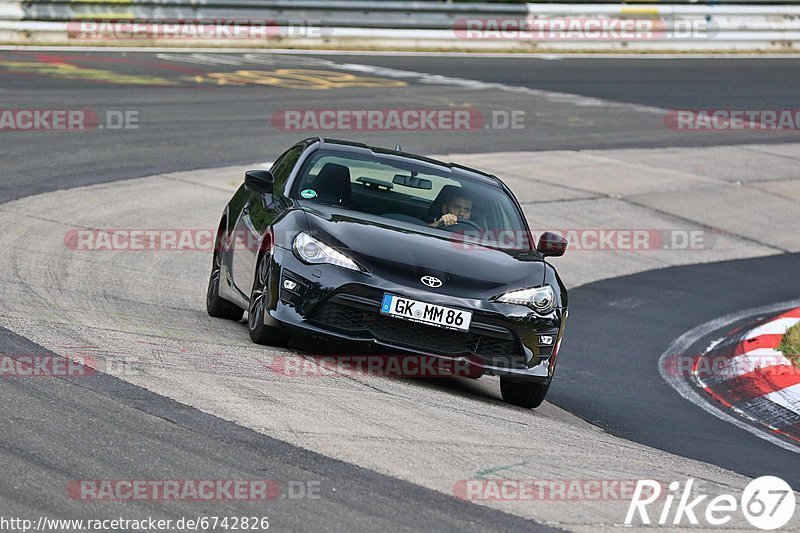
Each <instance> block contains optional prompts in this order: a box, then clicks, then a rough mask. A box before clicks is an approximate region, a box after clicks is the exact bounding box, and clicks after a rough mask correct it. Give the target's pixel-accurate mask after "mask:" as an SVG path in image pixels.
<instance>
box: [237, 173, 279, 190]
mask: <svg viewBox="0 0 800 533" xmlns="http://www.w3.org/2000/svg"><path fill="white" fill-rule="evenodd" d="M274 185H275V178H274V177H273V176H272V174H271V173H270V171H269V170H248V171H247V172H245V173H244V186H245V187H246V188H247V189H248V190H251V191H253V192H257V193H261V194H271V193H272V188H273V186H274Z"/></svg>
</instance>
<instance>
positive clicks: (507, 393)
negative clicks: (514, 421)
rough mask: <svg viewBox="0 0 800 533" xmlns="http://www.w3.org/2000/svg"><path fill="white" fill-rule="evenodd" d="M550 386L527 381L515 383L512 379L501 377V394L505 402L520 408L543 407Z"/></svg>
mask: <svg viewBox="0 0 800 533" xmlns="http://www.w3.org/2000/svg"><path fill="white" fill-rule="evenodd" d="M549 388H550V384H549V383H548V384H547V385H541V384H539V383H530V382H525V381H514V380H512V379H510V378H506V377H503V376H501V377H500V394H502V396H503V400H504V401H506V402H508V403H510V404H513V405H518V406H520V407H527V408H529V409H530V408H533V407H539V406H540V405H542V402H543V401H544V398H545V396H547V390H548V389H549Z"/></svg>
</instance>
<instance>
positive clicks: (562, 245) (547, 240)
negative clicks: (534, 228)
mask: <svg viewBox="0 0 800 533" xmlns="http://www.w3.org/2000/svg"><path fill="white" fill-rule="evenodd" d="M536 251H537V252H539V253H540V254H542V255H543V256H545V257H560V256H562V255H564V252H566V251H567V239H565V238H564V237H562V236H561V235H556V234H555V233H552V232H549V231H545V232H544V233H542V236H541V237H539V244H538V245H537V246H536Z"/></svg>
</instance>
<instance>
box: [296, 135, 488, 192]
mask: <svg viewBox="0 0 800 533" xmlns="http://www.w3.org/2000/svg"><path fill="white" fill-rule="evenodd" d="M302 142H319V147H320V148H321V149H322V148H333V149H335V150H337V151H339V152H350V153H353V154H361V155H364V154H365V152H369V153H370V154H372V155H383V156H394V157H400V158H403V159H410V160H413V161H414V162H415V163H418V164H422V165H427V166H432V167H437V168H438V170H440V171H441V170H442V169H445V170H448V171H449V172H450V173H451V174H452V175H453V176H456V177H464V178H467V179H469V178H471V179H473V180H478V181H483V182H486V183H489V184H491V185H495V186H501V185H502V184H503V182H502V181H501V180H500V178H498V177H497V176H495V175H494V174H489V173H487V172H482V171H480V170H477V169H474V168H470V167H467V166H464V165H459V164H456V163H445V162H444V161H439V160H438V159H433V158H430V157H425V156H421V155H418V154H412V153H409V152H403V151H402V150H391V149H389V148H381V147H377V146H369V145H367V144H364V143H360V142H355V141H346V140H341V139H328V138H322V137H316V138H309V139H306V140H304V141H302Z"/></svg>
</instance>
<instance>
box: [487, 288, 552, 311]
mask: <svg viewBox="0 0 800 533" xmlns="http://www.w3.org/2000/svg"><path fill="white" fill-rule="evenodd" d="M497 301H498V302H502V303H506V304H516V305H526V306H528V307H530V308H531V309H533V310H534V311H536V312H537V313H539V314H541V315H546V314H548V313H550V312H551V311H552V310H553V309H555V305H556V299H555V294H554V293H553V288H552V287H551V286H550V285H545V286H543V287H534V288H531V289H521V290H518V291H511V292H507V293H505V294H504V295H502V296H500V297H499V298H498V299H497Z"/></svg>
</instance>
